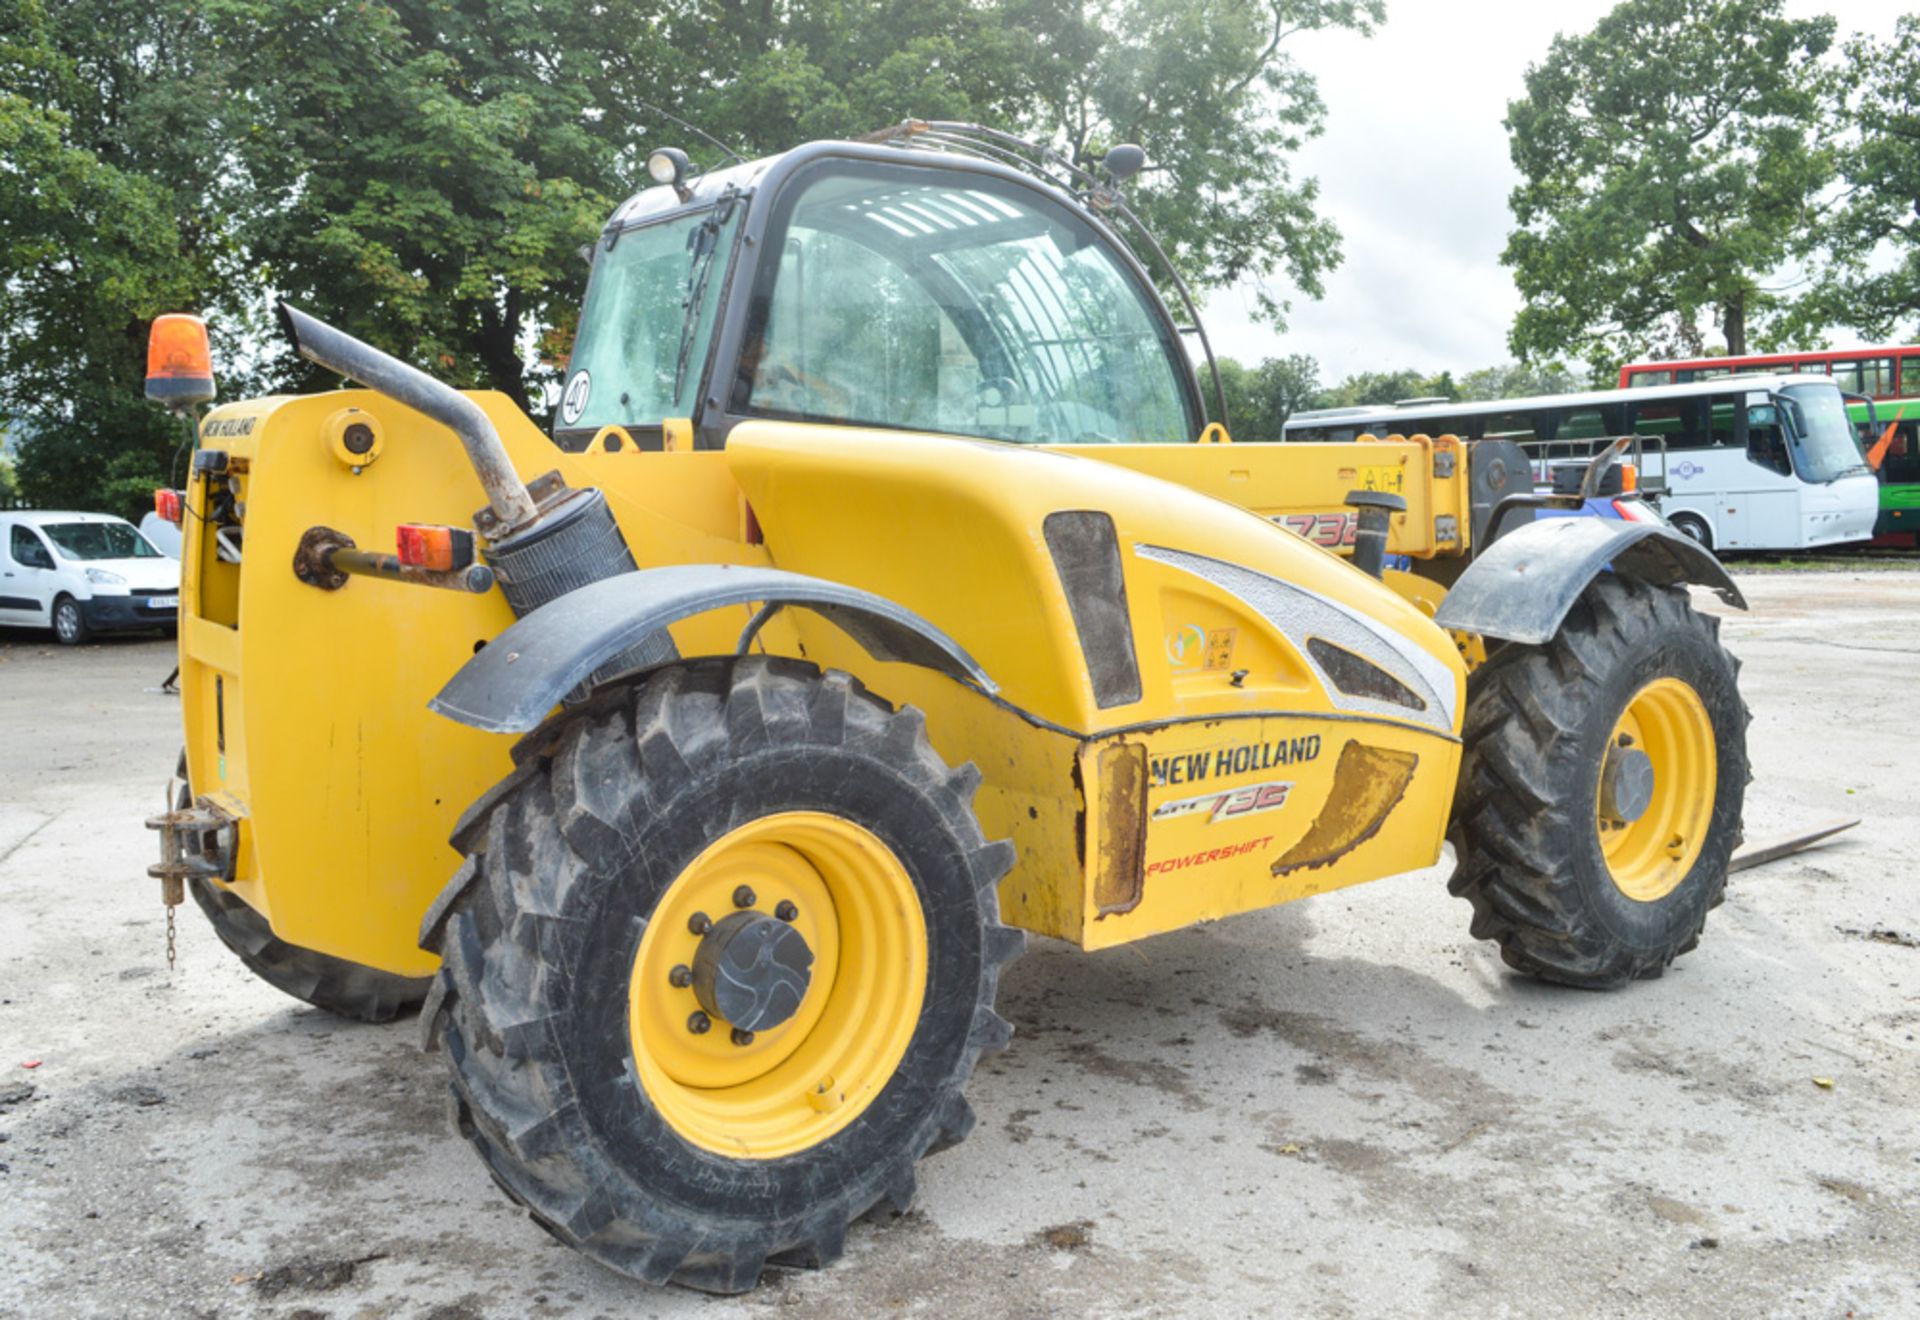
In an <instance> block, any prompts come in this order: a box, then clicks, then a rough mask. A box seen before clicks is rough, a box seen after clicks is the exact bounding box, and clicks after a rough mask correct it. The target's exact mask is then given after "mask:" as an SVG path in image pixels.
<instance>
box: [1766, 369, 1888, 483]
mask: <svg viewBox="0 0 1920 1320" xmlns="http://www.w3.org/2000/svg"><path fill="white" fill-rule="evenodd" d="M1782 394H1783V396H1784V397H1785V398H1786V399H1788V400H1789V401H1790V403H1791V405H1792V406H1791V407H1790V408H1789V409H1788V411H1789V412H1790V413H1791V415H1792V420H1793V425H1792V426H1791V427H1790V428H1789V434H1790V435H1791V437H1792V439H1791V441H1790V443H1791V444H1792V445H1793V464H1794V466H1795V467H1796V468H1798V469H1799V470H1800V478H1801V480H1803V481H1815V482H1827V481H1837V480H1838V479H1840V478H1841V477H1845V476H1850V475H1852V474H1853V473H1856V472H1868V471H1871V469H1870V468H1868V467H1867V463H1866V459H1865V458H1864V457H1863V456H1862V455H1861V453H1860V441H1859V439H1858V437H1857V436H1856V435H1855V433H1854V429H1853V422H1852V421H1851V420H1849V419H1848V417H1847V405H1846V402H1845V401H1844V400H1843V399H1841V397H1840V391H1839V390H1837V389H1835V388H1834V387H1833V386H1832V385H1830V384H1827V383H1824V382H1823V383H1821V384H1818V385H1790V386H1788V387H1787V388H1786V389H1785V390H1784V391H1782Z"/></svg>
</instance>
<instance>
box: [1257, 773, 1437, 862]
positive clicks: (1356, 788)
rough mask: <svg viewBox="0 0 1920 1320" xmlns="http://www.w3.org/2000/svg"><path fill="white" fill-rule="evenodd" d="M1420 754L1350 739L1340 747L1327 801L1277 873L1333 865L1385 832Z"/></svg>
mask: <svg viewBox="0 0 1920 1320" xmlns="http://www.w3.org/2000/svg"><path fill="white" fill-rule="evenodd" d="M1419 764H1420V756H1419V754H1418V753H1417V752H1397V751H1393V750H1391V749H1389V748H1385V747H1369V746H1367V745H1366V744H1365V743H1361V742H1351V741H1350V742H1348V743H1347V745H1346V746H1345V747H1342V748H1341V749H1340V762H1339V764H1338V765H1336V766H1335V767H1334V770H1333V788H1332V790H1331V791H1330V792H1329V793H1328V794H1327V803H1326V805H1325V806H1324V807H1322V808H1320V814H1319V815H1317V816H1315V817H1314V818H1313V824H1312V825H1310V826H1308V827H1307V832H1306V833H1305V834H1304V835H1302V836H1301V838H1300V841H1299V842H1298V843H1296V844H1294V845H1293V847H1291V848H1289V849H1287V851H1286V854H1285V855H1284V856H1283V857H1281V858H1280V860H1279V861H1277V862H1275V863H1274V864H1273V873H1274V874H1275V875H1286V874H1288V873H1289V872H1292V871H1298V870H1300V869H1302V868H1308V869H1311V868H1313V867H1317V866H1330V865H1332V864H1333V863H1334V862H1337V861H1339V860H1340V859H1341V858H1342V857H1344V856H1346V854H1348V853H1350V852H1352V851H1353V850H1354V849H1355V848H1357V847H1359V846H1360V845H1361V844H1363V843H1365V842H1366V841H1367V840H1368V839H1371V838H1372V837H1373V836H1374V835H1375V834H1378V833H1379V832H1380V827H1381V826H1382V825H1383V824H1385V823H1386V819H1387V817H1388V815H1389V814H1391V813H1392V811H1393V809H1394V808H1395V807H1397V806H1399V805H1400V799H1401V798H1402V797H1404V796H1406V792H1407V785H1408V784H1410V783H1412V782H1413V771H1414V767H1415V766H1417V765H1419Z"/></svg>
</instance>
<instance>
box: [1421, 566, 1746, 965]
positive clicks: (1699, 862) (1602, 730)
mask: <svg viewBox="0 0 1920 1320" xmlns="http://www.w3.org/2000/svg"><path fill="white" fill-rule="evenodd" d="M1719 624H1720V621H1719V620H1718V619H1717V618H1715V617H1713V616H1711V615H1705V614H1700V613H1697V612H1696V611H1695V610H1694V609H1693V608H1692V606H1691V604H1690V603H1689V601H1688V598H1687V594H1686V589H1685V588H1683V587H1656V586H1651V585H1649V584H1647V583H1644V582H1641V581H1639V580H1637V579H1634V578H1630V577H1624V576H1621V575H1618V574H1612V573H1608V574H1603V575H1602V576H1601V577H1600V578H1598V579H1596V580H1595V582H1594V583H1593V584H1592V585H1590V586H1589V587H1588V588H1587V590H1586V592H1585V593H1584V594H1583V595H1582V596H1581V598H1580V600H1579V601H1578V602H1577V603H1576V604H1575V605H1574V608H1573V610H1572V611H1571V612H1570V613H1569V614H1568V616H1567V619H1566V621H1565V622H1564V624H1563V625H1562V626H1561V630H1560V632H1559V634H1558V635H1557V636H1555V637H1554V639H1553V640H1552V641H1551V642H1549V643H1547V644H1546V645H1544V646H1519V645H1509V646H1506V647H1504V648H1502V649H1501V650H1500V651H1498V652H1496V653H1495V655H1494V656H1493V658H1492V659H1491V660H1489V661H1488V663H1487V664H1485V665H1484V666H1482V667H1481V668H1480V669H1478V670H1476V671H1475V672H1474V674H1473V675H1472V677H1471V679H1470V680H1469V683H1468V694H1467V715H1466V721H1465V728H1464V731H1463V738H1464V741H1465V747H1464V750H1463V755H1462V759H1461V765H1460V783H1459V789H1458V792H1457V794H1456V799H1455V806H1454V818H1453V824H1452V828H1451V831H1450V837H1451V839H1452V842H1453V845H1454V850H1455V854H1456V857H1457V859H1458V869H1457V870H1456V871H1455V874H1454V877H1453V880H1452V882H1451V885H1450V888H1451V890H1452V892H1453V893H1454V894H1456V895H1458V896H1460V897H1463V898H1465V899H1467V901H1468V902H1469V903H1471V904H1472V907H1473V922H1472V932H1473V934H1474V935H1475V936H1476V937H1477V938H1480V939H1487V940H1493V941H1495V942H1497V943H1498V944H1499V946H1500V952H1501V956H1502V957H1503V958H1504V959H1505V960H1506V962H1507V964H1508V965H1509V966H1511V967H1514V968H1515V969H1517V970H1519V971H1522V972H1526V973H1528V974H1530V975H1533V976H1536V977H1539V978H1541V979H1543V980H1547V981H1554V982H1558V983H1561V984H1564V985H1572V986H1580V987H1587V988H1596V989H1604V988H1612V987H1617V986H1620V985H1623V984H1625V983H1627V982H1629V981H1632V980H1635V979H1638V978H1650V977H1657V976H1659V975H1661V974H1662V972H1664V971H1665V970H1666V968H1667V967H1668V965H1669V964H1671V963H1672V961H1673V960H1674V958H1676V957H1678V956H1679V955H1680V954H1683V953H1686V952H1688V951H1689V950H1691V949H1692V948H1693V947H1694V946H1695V945H1696V944H1697V943H1698V942H1699V938H1700V933H1701V931H1702V929H1703V928H1704V926H1705V924H1706V919H1707V913H1708V912H1709V911H1710V910H1711V909H1713V908H1715V907H1717V906H1719V904H1720V902H1721V900H1722V898H1723V897H1724V896H1725V890H1726V878H1727V862H1728V859H1729V858H1730V857H1731V856H1732V854H1733V852H1734V850H1735V849H1736V848H1737V847H1739V844H1740V840H1741V806H1742V800H1743V798H1744V796H1745V791H1746V784H1747V781H1748V779H1749V778H1750V776H1749V774H1748V763H1747V751H1746V728H1747V718H1748V714H1747V708H1746V705H1745V703H1744V702H1743V701H1742V700H1741V698H1740V692H1739V688H1738V683H1737V679H1738V674H1739V662H1738V661H1737V660H1736V659H1734V657H1733V656H1732V655H1731V654H1729V653H1728V651H1727V650H1726V648H1725V647H1723V646H1722V645H1721V644H1720V639H1719V634H1720V627H1719ZM1661 680H1678V682H1679V683H1680V684H1684V685H1686V686H1687V687H1688V688H1690V689H1691V690H1692V691H1693V692H1694V693H1696V694H1697V697H1698V703H1697V705H1698V707H1699V708H1702V709H1703V712H1704V718H1703V719H1702V720H1701V721H1700V723H1701V726H1702V732H1703V734H1704V733H1706V732H1707V727H1708V726H1709V725H1710V738H1711V744H1712V751H1713V770H1712V772H1711V775H1710V776H1709V775H1707V774H1706V773H1704V772H1703V773H1702V775H1701V778H1702V780H1703V781H1704V780H1706V779H1708V778H1710V779H1711V784H1710V788H1711V792H1712V794H1713V798H1712V807H1711V810H1710V812H1704V813H1701V816H1700V819H1702V820H1703V821H1704V834H1703V836H1702V837H1701V838H1700V839H1699V840H1698V841H1697V842H1695V843H1693V844H1692V845H1691V847H1696V848H1697V849H1698V851H1697V855H1696V856H1695V857H1694V860H1693V861H1692V862H1691V864H1690V865H1687V866H1686V867H1685V868H1684V874H1683V875H1680V876H1679V878H1678V879H1677V880H1669V881H1668V882H1667V883H1669V884H1671V888H1670V889H1669V890H1667V892H1664V893H1662V894H1661V895H1660V896H1658V897H1657V898H1654V899H1653V900H1652V901H1645V900H1643V899H1640V898H1635V897H1633V896H1632V895H1631V894H1630V893H1628V892H1627V891H1626V889H1623V887H1622V884H1621V883H1619V882H1617V881H1616V879H1615V874H1614V872H1613V871H1611V870H1610V868H1609V861H1608V856H1607V853H1606V851H1605V845H1604V843H1603V841H1602V837H1601V826H1600V825H1599V824H1598V823H1597V822H1596V802H1597V800H1598V794H1599V791H1600V776H1601V773H1602V766H1603V764H1604V762H1605V760H1606V757H1607V756H1608V754H1609V750H1610V747H1611V746H1612V743H1613V740H1614V738H1615V737H1616V729H1617V725H1618V722H1619V721H1620V720H1621V719H1622V718H1623V712H1625V711H1626V710H1627V709H1628V708H1629V705H1630V703H1632V702H1633V701H1635V700H1636V694H1638V693H1641V692H1643V691H1645V690H1647V689H1648V685H1650V684H1657V683H1659V682H1660V681H1661ZM1702 759H1704V758H1702ZM1680 778H1681V776H1678V775H1676V776H1672V779H1673V780H1678V779H1680ZM1654 784H1655V787H1654V793H1655V801H1654V806H1653V807H1650V808H1649V811H1652V810H1657V809H1658V808H1659V805H1660V799H1659V797H1658V795H1659V794H1660V793H1663V792H1665V793H1676V792H1679V793H1686V792H1689V791H1691V792H1692V793H1693V794H1694V796H1693V798H1692V799H1691V800H1693V801H1698V800H1699V795H1700V794H1701V793H1703V792H1704V791H1705V790H1706V788H1707V787H1708V785H1707V784H1705V783H1704V782H1703V783H1701V784H1695V785H1692V786H1688V785H1686V784H1684V783H1680V782H1664V783H1663V782H1661V780H1660V779H1659V778H1658V777H1656V778H1655V781H1654ZM1673 869H1674V872H1675V873H1676V874H1678V873H1679V872H1680V870H1681V867H1680V866H1679V865H1677V864H1676V866H1675V867H1674V868H1673Z"/></svg>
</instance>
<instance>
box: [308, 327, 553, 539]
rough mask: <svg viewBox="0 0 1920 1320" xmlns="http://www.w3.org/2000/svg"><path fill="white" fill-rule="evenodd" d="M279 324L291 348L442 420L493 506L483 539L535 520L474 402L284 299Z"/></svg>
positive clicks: (536, 516)
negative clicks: (491, 528) (489, 530)
mask: <svg viewBox="0 0 1920 1320" xmlns="http://www.w3.org/2000/svg"><path fill="white" fill-rule="evenodd" d="M280 324H281V325H282V326H283V327H284V328H285V329H286V332H287V338H288V339H289V340H290V341H291V342H292V344H293V351H294V352H296V353H298V354H299V355H300V356H301V357H303V358H305V359H307V361H309V362H316V363H318V364H319V365H321V366H323V367H325V368H326V369H327V370H329V371H337V372H339V373H340V374H341V375H342V376H345V377H347V378H348V379H349V380H354V381H358V382H359V383H360V384H362V385H365V386H366V387H367V388H368V389H370V390H374V391H377V392H378V393H381V394H384V395H386V396H387V397H388V398H389V399H392V400H394V401H395V402H396V403H404V404H405V405H406V406H407V407H409V408H411V409H413V410H414V411H415V412H419V413H424V414H426V415H427V416H428V417H431V418H433V420H434V421H436V422H442V423H444V424H445V425H446V426H447V427H448V428H450V429H451V430H452V431H453V433H454V434H455V435H457V436H459V437H460V443H461V444H462V445H464V446H466V450H467V459H468V461H470V462H471V463H472V464H473V471H474V474H475V475H476V476H478V477H479V478H480V487H481V489H482V490H484V491H486V493H487V503H488V505H489V507H491V508H492V510H493V516H494V519H495V528H496V532H495V534H494V535H493V536H491V537H490V538H489V539H491V540H503V539H506V538H508V537H511V536H512V535H513V534H514V533H515V532H518V531H521V530H523V529H524V528H526V527H528V526H530V525H531V524H533V523H535V522H538V521H539V519H540V511H539V509H538V508H536V507H535V506H534V503H533V497H532V496H531V495H529V494H527V488H526V485H525V484H524V483H523V482H522V481H521V480H520V476H519V474H518V473H516V472H515V471H514V470H513V464H511V463H509V462H508V461H507V450H506V446H504V445H502V444H501V443H500V433H499V432H498V431H496V430H494V429H493V423H492V422H491V421H489V420H488V418H487V415H486V413H485V412H483V411H481V408H480V405H479V404H477V403H475V402H474V401H473V400H472V399H469V398H468V397H467V396H466V395H464V394H462V393H460V391H459V390H456V389H454V388H453V387H452V386H451V385H448V384H446V383H444V382H442V381H437V380H435V379H434V378H433V377H431V376H429V375H428V374H427V373H426V372H424V371H421V370H420V369H419V368H418V367H410V366H408V365H407V364H406V363H404V362H402V361H401V360H400V359H399V358H397V357H394V356H392V355H391V354H388V353H383V352H381V351H380V350H379V349H377V348H375V347H374V346H373V345H372V344H369V343H365V342H363V341H362V340H358V339H355V338H354V337H353V336H352V335H350V334H348V333H347V332H346V331H344V330H336V329H334V328H333V327H332V326H330V325H328V324H327V323H326V322H324V321H318V320H315V319H314V318H313V317H311V316H308V315H307V314H306V313H305V312H302V311H297V310H295V309H294V308H292V307H290V306H288V305H287V304H286V303H281V304H280Z"/></svg>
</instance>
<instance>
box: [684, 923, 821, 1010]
mask: <svg viewBox="0 0 1920 1320" xmlns="http://www.w3.org/2000/svg"><path fill="white" fill-rule="evenodd" d="M812 969H813V950H812V949H811V948H810V947H808V945H807V940H806V936H804V935H802V934H801V933H800V932H799V931H798V930H796V929H794V928H793V927H792V926H790V925H788V924H787V923H786V922H784V921H781V920H778V919H777V918H774V917H770V916H767V915H766V914H764V913H761V912H735V913H734V914H733V915H731V916H728V917H723V918H721V919H720V920H719V921H717V922H715V923H714V925H713V926H712V928H711V929H709V930H708V931H707V933H706V934H705V935H703V936H701V938H700V947H699V948H698V949H697V950H695V952H694V955H693V993H694V997H695V998H696V999H698V1000H699V1001H700V1007H701V1008H703V1009H705V1010H706V1011H707V1012H708V1013H710V1014H711V1015H713V1016H714V1017H717V1018H720V1019H722V1020H723V1021H725V1022H728V1023H731V1024H732V1025H733V1026H734V1027H736V1028H738V1029H739V1030H741V1031H750V1032H751V1031H769V1030H771V1029H772V1028H774V1027H777V1026H779V1025H780V1024H781V1023H783V1022H785V1021H787V1020H788V1019H789V1018H791V1017H792V1016H793V1015H794V1014H795V1013H796V1012H798V1011H799V1008H800V1003H801V1001H802V1000H803V999H805V998H806V996H807V985H808V983H809V982H810V981H811V980H812V976H813V970H812Z"/></svg>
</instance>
